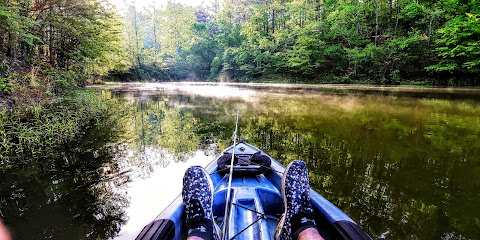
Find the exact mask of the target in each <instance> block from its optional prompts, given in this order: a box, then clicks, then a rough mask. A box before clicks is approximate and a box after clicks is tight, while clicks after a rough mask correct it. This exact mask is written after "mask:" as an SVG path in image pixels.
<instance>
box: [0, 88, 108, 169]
mask: <svg viewBox="0 0 480 240" xmlns="http://www.w3.org/2000/svg"><path fill="white" fill-rule="evenodd" d="M113 104H117V100H114V99H112V98H111V95H110V93H107V92H102V93H100V92H98V91H97V90H94V89H86V90H75V91H71V92H70V93H69V94H67V95H65V96H63V97H59V98H56V99H53V100H50V101H47V102H45V103H41V104H34V105H31V106H28V107H26V108H24V109H19V110H12V111H9V112H7V111H6V110H3V111H2V112H0V136H1V140H0V164H1V165H0V166H1V168H8V167H10V166H11V165H13V164H21V163H27V162H31V161H34V160H36V159H40V158H42V157H47V156H49V155H52V154H55V151H54V150H55V149H56V148H59V147H61V146H62V144H66V143H68V142H70V141H72V140H74V139H75V138H76V137H78V136H80V135H82V134H83V133H84V130H85V129H86V128H88V127H90V126H92V125H93V124H100V123H101V122H102V121H104V120H105V119H106V118H107V117H108V116H109V108H110V106H112V105H113Z"/></svg>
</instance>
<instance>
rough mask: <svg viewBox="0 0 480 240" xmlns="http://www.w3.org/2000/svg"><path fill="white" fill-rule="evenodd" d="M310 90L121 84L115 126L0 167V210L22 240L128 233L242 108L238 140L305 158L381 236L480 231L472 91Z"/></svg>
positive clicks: (334, 198) (216, 146)
mask: <svg viewBox="0 0 480 240" xmlns="http://www.w3.org/2000/svg"><path fill="white" fill-rule="evenodd" d="M313 88H316V87H311V86H298V85H292V86H291V87H288V86H285V85H270V86H268V85H252V84H244V85H242V84H191V83H181V84H121V85H117V86H114V87H113V88H110V89H109V90H108V91H111V92H112V94H113V96H114V97H115V98H119V99H122V100H121V101H120V102H119V104H118V106H117V107H118V108H115V109H112V112H113V113H114V114H113V115H112V118H113V119H114V121H113V120H112V121H111V124H105V125H103V126H98V127H97V128H94V129H91V130H90V131H89V132H88V133H87V135H86V136H85V137H84V138H83V139H79V141H78V142H76V143H73V144H72V145H71V146H66V147H65V149H59V150H58V151H59V152H58V153H57V154H56V155H55V156H56V157H52V158H51V159H46V160H45V162H44V163H43V164H39V165H34V166H30V167H29V168H21V169H16V170H14V171H9V172H0V174H1V177H2V179H3V181H2V184H1V185H0V192H1V199H0V200H1V201H0V213H1V217H2V218H3V219H5V220H6V222H7V224H8V226H9V227H10V228H11V229H12V230H13V232H14V234H15V236H17V238H18V239H38V238H52V239H91V238H100V239H106V238H118V239H132V237H135V236H136V234H137V233H138V232H139V231H140V230H141V229H142V228H143V226H144V225H145V224H147V223H148V222H149V221H151V220H152V219H153V218H154V217H155V216H156V215H157V214H159V213H160V212H161V211H162V210H163V209H164V208H165V207H166V206H167V205H168V204H169V203H170V201H172V200H173V199H174V198H175V197H176V196H177V195H178V194H179V193H180V190H181V189H180V188H181V181H182V177H183V172H184V171H185V169H186V168H188V167H189V166H191V165H201V166H206V165H207V164H208V163H209V162H210V161H211V160H213V159H214V157H215V156H216V155H217V154H219V153H220V151H222V150H223V149H225V148H226V147H228V146H229V145H231V144H232V142H233V141H232V139H231V136H232V134H233V130H234V127H235V126H234V122H235V115H236V110H235V109H236V108H237V107H238V106H239V107H240V122H239V136H240V139H241V140H243V141H246V142H249V143H251V144H253V145H255V146H257V147H259V148H261V149H262V150H264V151H265V152H267V153H268V154H269V155H270V156H272V157H273V158H275V159H276V160H278V161H279V162H281V163H283V164H284V165H286V164H288V163H289V162H290V161H292V160H294V159H301V160H304V161H306V162H307V164H308V167H309V170H310V179H311V185H312V187H313V188H314V189H315V190H317V191H318V192H319V193H320V194H322V195H323V196H324V197H326V198H327V199H328V200H330V201H331V202H333V203H334V204H336V205H337V206H338V207H339V208H340V209H342V210H343V211H345V212H346V213H347V214H348V215H350V217H351V218H352V219H354V220H355V221H356V222H357V223H358V224H359V225H361V226H362V227H364V229H365V230H366V232H367V233H369V234H370V235H371V236H372V237H373V238H374V239H380V238H387V239H402V238H408V239H449V238H453V239H460V238H466V239H475V238H477V237H478V236H480V232H479V229H480V225H479V222H480V221H479V216H480V210H478V205H480V188H479V187H480V179H479V178H478V176H479V174H480V151H479V149H480V139H479V138H480V102H479V101H478V100H475V99H476V98H475V97H470V98H469V97H458V96H456V95H455V94H459V95H462V94H461V93H458V92H457V93H452V95H445V94H444V93H443V92H444V90H441V89H440V90H438V91H439V93H440V92H442V94H443V95H442V96H443V97H438V96H437V97H436V98H419V97H417V96H416V95H415V96H414V97H415V98H410V97H406V96H405V95H407V94H404V95H401V97H399V96H398V94H399V93H395V92H394V93H392V94H391V93H388V91H387V92H383V93H382V94H378V93H375V94H365V92H359V91H355V90H350V91H328V90H327V91H325V90H323V89H313ZM312 89H313V90H312ZM428 91H430V90H428ZM432 92H433V93H432V94H434V93H435V92H434V90H432ZM402 94H403V93H402ZM392 95H393V96H392ZM474 95H475V93H474ZM464 96H465V95H464Z"/></svg>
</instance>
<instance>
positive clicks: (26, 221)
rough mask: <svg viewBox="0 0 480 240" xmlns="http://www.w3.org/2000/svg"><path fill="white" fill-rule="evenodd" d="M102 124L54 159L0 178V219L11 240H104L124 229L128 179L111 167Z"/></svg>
mask: <svg viewBox="0 0 480 240" xmlns="http://www.w3.org/2000/svg"><path fill="white" fill-rule="evenodd" d="M115 124H116V123H115V122H109V121H105V123H104V124H103V125H101V126H97V127H96V128H94V129H91V131H89V132H88V134H87V135H86V136H84V137H83V138H82V139H80V140H79V141H78V142H75V143H72V144H71V145H70V147H66V148H65V149H59V150H58V151H57V153H56V156H54V157H53V158H49V159H43V160H42V161H38V162H34V163H33V162H32V163H31V164H30V165H29V166H28V167H25V168H17V169H11V170H10V171H9V172H0V177H1V179H2V185H1V187H0V213H1V218H3V219H4V220H5V221H6V223H7V225H8V226H9V227H10V228H11V229H12V231H13V234H14V237H15V239H107V238H110V237H114V236H115V235H116V234H117V233H118V231H119V228H120V226H121V225H122V224H123V223H125V220H126V219H125V218H126V217H125V213H124V209H125V207H127V206H128V200H127V198H126V196H125V193H124V192H122V191H120V189H121V188H122V186H123V185H124V183H126V182H128V181H129V178H128V176H127V175H126V174H124V173H123V172H120V170H119V168H118V165H117V164H116V163H115V162H113V161H112V159H113V156H114V154H115V152H116V151H117V150H116V147H114V146H109V145H107V143H108V142H109V141H111V139H113V138H115V134H116V133H115V131H113V129H114V125H115Z"/></svg>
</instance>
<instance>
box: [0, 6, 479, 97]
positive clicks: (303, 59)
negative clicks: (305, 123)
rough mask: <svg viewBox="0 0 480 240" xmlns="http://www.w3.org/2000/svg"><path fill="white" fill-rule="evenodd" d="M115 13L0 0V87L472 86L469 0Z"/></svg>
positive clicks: (475, 30) (474, 20)
mask: <svg viewBox="0 0 480 240" xmlns="http://www.w3.org/2000/svg"><path fill="white" fill-rule="evenodd" d="M126 5H127V6H126V9H124V10H123V11H122V13H121V14H117V13H116V12H115V9H114V8H112V7H110V5H109V4H107V3H106V2H104V1H103V0H84V1H77V0H44V1H37V0H0V26H1V27H0V50H1V51H0V75H1V76H0V90H2V91H3V92H5V93H8V92H11V91H14V90H12V89H11V87H12V86H11V85H12V83H14V82H16V83H19V82H20V83H21V84H20V85H22V84H23V86H25V85H36V84H40V85H42V84H43V85H46V86H47V87H46V89H49V90H47V91H50V90H51V91H59V92H61V91H62V89H64V88H70V87H71V86H72V85H78V84H82V83H83V82H84V81H85V80H92V79H100V78H101V79H104V80H105V79H108V80H120V81H139V80H147V81H177V80H195V81H277V82H292V83H294V82H306V83H368V84H420V85H440V86H446V85H454V86H478V85H480V77H479V75H480V74H479V73H480V1H479V0H440V1H432V0H421V1H420V0H417V1H410V0H382V1H380V0H348V1H343V0H340V1H337V0H222V1H219V0H216V1H215V2H214V3H213V4H212V5H210V6H205V5H202V6H199V7H195V8H193V7H189V6H185V5H182V4H178V3H173V2H167V3H166V4H165V5H162V6H156V5H155V4H153V3H152V4H151V5H150V6H148V7H146V8H144V9H140V10H139V9H137V8H136V7H135V5H134V4H128V3H127V4H126ZM18 72H22V74H20V75H19V74H18ZM71 79H75V80H71ZM72 81H73V82H72Z"/></svg>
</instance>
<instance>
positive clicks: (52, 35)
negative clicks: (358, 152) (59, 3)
mask: <svg viewBox="0 0 480 240" xmlns="http://www.w3.org/2000/svg"><path fill="white" fill-rule="evenodd" d="M52 18H53V2H52V1H50V36H49V47H48V48H49V49H48V50H49V54H50V65H51V66H54V65H55V57H54V55H53V54H54V51H53V40H54V31H53V24H52V21H53V20H52Z"/></svg>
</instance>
